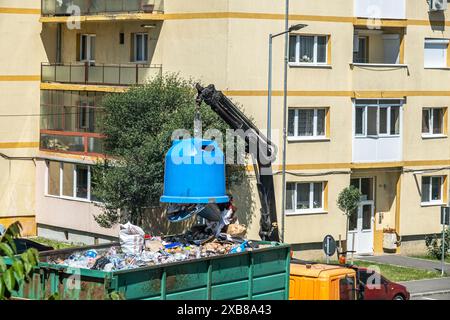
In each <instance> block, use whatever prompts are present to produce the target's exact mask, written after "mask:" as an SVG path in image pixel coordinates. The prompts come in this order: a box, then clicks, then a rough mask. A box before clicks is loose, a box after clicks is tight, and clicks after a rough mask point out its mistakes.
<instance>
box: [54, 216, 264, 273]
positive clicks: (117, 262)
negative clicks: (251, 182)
mask: <svg viewBox="0 0 450 320" xmlns="http://www.w3.org/2000/svg"><path fill="white" fill-rule="evenodd" d="M230 226H232V227H231V228H230ZM228 229H229V230H230V231H231V234H229V233H219V234H218V235H215V234H214V233H212V232H210V231H211V230H210V231H208V225H203V226H198V225H197V226H194V227H193V228H192V229H191V230H189V231H188V232H186V233H184V234H181V235H176V236H167V237H152V236H150V235H145V233H144V231H143V230H142V229H141V228H139V227H137V226H134V225H132V224H131V223H127V224H125V225H121V230H120V234H119V238H120V246H114V247H110V248H106V249H97V250H94V249H89V250H85V251H78V252H74V253H72V254H71V255H69V256H68V257H66V258H61V257H60V258H54V257H49V258H48V261H47V262H49V263H53V264H58V265H63V266H68V267H74V268H84V269H92V270H102V271H107V272H109V271H118V270H127V269H135V268H141V267H148V266H154V265H160V264H165V263H173V262H179V261H186V260H193V259H200V258H206V257H212V256H218V255H225V254H233V253H239V252H244V251H250V250H253V249H257V248H260V247H261V246H260V245H258V244H257V243H254V242H252V241H249V240H246V239H244V238H243V235H244V234H245V230H244V229H245V227H244V226H242V225H232V224H231V225H229V226H228Z"/></svg>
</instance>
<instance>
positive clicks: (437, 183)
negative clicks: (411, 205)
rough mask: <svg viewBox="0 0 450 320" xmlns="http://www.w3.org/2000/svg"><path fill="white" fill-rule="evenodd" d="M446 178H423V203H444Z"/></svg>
mask: <svg viewBox="0 0 450 320" xmlns="http://www.w3.org/2000/svg"><path fill="white" fill-rule="evenodd" d="M443 182H444V177H442V176H438V177H422V203H424V204H429V203H431V204H432V203H437V204H441V203H442V192H443V190H442V189H443Z"/></svg>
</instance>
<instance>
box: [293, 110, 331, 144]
mask: <svg viewBox="0 0 450 320" xmlns="http://www.w3.org/2000/svg"><path fill="white" fill-rule="evenodd" d="M290 110H294V112H295V114H294V135H293V136H288V140H289V141H302V140H303V141H304V140H328V138H327V111H328V110H327V108H325V107H323V108H290ZM300 110H314V116H313V135H312V136H301V135H298V121H299V118H298V117H299V115H298V114H299V111H300ZM318 110H323V111H324V112H325V117H324V119H323V124H324V134H323V135H322V134H321V135H319V134H317V121H318V116H317V114H318ZM288 122H289V119H288Z"/></svg>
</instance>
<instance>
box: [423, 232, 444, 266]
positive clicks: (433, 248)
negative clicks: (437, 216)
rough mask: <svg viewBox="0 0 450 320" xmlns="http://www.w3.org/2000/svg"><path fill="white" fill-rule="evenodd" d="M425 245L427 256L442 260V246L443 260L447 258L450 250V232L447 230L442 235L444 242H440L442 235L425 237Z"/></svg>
mask: <svg viewBox="0 0 450 320" xmlns="http://www.w3.org/2000/svg"><path fill="white" fill-rule="evenodd" d="M425 245H426V246H427V250H428V254H429V255H430V256H432V257H434V258H435V259H439V260H440V259H442V245H444V259H445V258H447V257H448V249H449V248H450V230H449V229H448V228H447V230H445V233H444V242H442V234H439V235H433V236H427V237H425Z"/></svg>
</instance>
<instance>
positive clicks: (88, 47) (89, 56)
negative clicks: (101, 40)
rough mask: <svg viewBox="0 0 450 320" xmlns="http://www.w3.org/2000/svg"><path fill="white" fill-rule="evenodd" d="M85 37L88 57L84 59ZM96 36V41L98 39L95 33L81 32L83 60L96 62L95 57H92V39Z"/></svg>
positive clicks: (81, 54) (81, 55)
mask: <svg viewBox="0 0 450 320" xmlns="http://www.w3.org/2000/svg"><path fill="white" fill-rule="evenodd" d="M83 37H86V59H82V57H83V49H84V48H83ZM92 38H94V39H95V40H94V41H97V40H96V35H95V34H80V52H79V54H80V61H81V62H90V63H94V62H95V58H94V59H92V57H91V44H92V43H91V39H92Z"/></svg>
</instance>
